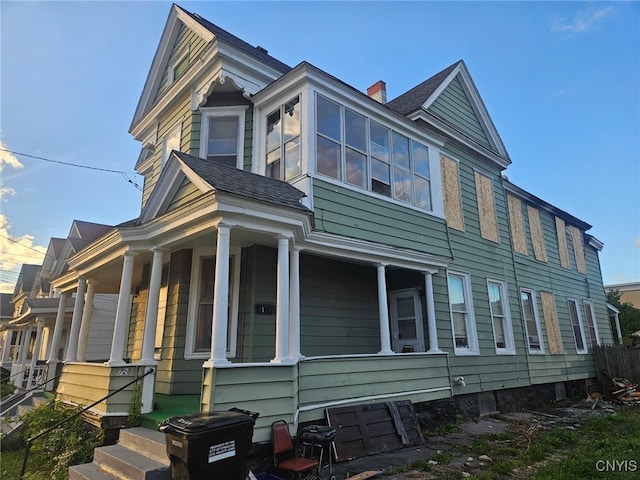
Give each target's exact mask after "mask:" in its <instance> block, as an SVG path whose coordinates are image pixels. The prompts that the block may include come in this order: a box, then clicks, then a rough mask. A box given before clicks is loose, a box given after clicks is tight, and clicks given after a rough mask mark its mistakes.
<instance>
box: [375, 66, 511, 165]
mask: <svg viewBox="0 0 640 480" xmlns="http://www.w3.org/2000/svg"><path fill="white" fill-rule="evenodd" d="M456 79H458V81H459V84H460V86H461V87H462V90H463V92H464V95H465V96H466V101H468V102H469V107H470V108H471V109H472V111H473V115H475V119H477V122H478V126H479V128H480V129H481V130H482V132H483V138H484V137H486V139H487V141H488V144H487V145H482V144H481V143H479V142H478V140H477V138H473V136H471V135H469V133H468V132H466V131H465V130H464V129H463V128H462V127H461V126H460V125H456V124H455V122H452V121H451V119H448V118H445V117H443V116H442V115H439V114H437V113H435V112H434V111H433V109H431V108H430V107H431V106H432V105H434V103H435V102H436V101H437V100H438V99H439V98H440V96H441V95H442V94H443V93H444V92H445V91H446V90H447V88H448V87H449V86H450V85H452V84H454V83H455V82H456ZM387 105H388V106H389V108H392V109H394V110H395V111H397V112H398V113H400V114H402V115H405V116H406V117H409V118H411V119H412V120H421V121H422V122H424V123H425V124H427V125H429V126H431V127H432V128H433V127H435V128H436V129H437V131H440V132H445V133H446V134H448V135H450V136H451V137H453V138H455V139H457V140H458V141H460V142H461V143H463V144H464V145H466V146H468V147H470V148H472V149H474V150H476V151H478V152H479V153H481V154H483V155H485V156H486V157H488V158H490V159H491V160H492V161H494V162H495V163H497V164H498V165H499V166H500V167H502V168H506V167H507V166H508V165H509V164H510V163H511V159H510V158H509V154H508V153H507V150H506V148H505V146H504V144H503V143H502V139H501V138H500V135H499V134H498V130H497V129H496V127H495V125H494V124H493V121H492V120H491V117H490V116H489V112H488V110H487V108H486V106H485V104H484V102H483V101H482V98H481V97H480V93H479V92H478V89H477V88H476V86H475V83H474V82H473V79H472V78H471V75H470V74H469V71H468V69H467V67H466V65H465V63H464V61H463V60H459V61H457V62H456V63H454V64H453V65H450V66H449V67H447V68H445V69H444V70H442V71H440V72H438V73H437V74H435V75H434V76H432V77H430V78H428V79H427V80H425V81H424V82H422V83H420V84H419V85H417V86H415V87H413V88H412V89H410V90H408V91H407V92H405V93H403V94H402V95H400V96H398V97H396V98H394V99H393V100H391V101H390V102H388V103H387ZM475 119H474V121H475Z"/></svg>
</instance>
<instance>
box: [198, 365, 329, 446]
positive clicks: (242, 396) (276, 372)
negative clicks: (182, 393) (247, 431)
mask: <svg viewBox="0 0 640 480" xmlns="http://www.w3.org/2000/svg"><path fill="white" fill-rule="evenodd" d="M204 383H205V388H204V390H203V396H202V399H203V403H202V410H203V411H208V410H219V411H222V410H228V409H230V408H232V407H238V408H243V409H245V410H249V411H253V412H257V413H259V414H260V416H259V417H258V419H257V421H256V425H255V428H254V433H253V441H254V442H264V441H268V440H270V439H271V431H270V426H271V423H272V422H275V421H276V420H286V421H287V422H288V423H293V422H294V420H295V418H294V416H295V412H296V408H297V400H296V399H297V391H298V366H297V365H288V366H284V365H283V366H273V365H272V366H260V367H256V366H253V367H249V366H247V367H238V368H218V369H212V370H207V371H206V373H205V379H204ZM318 418H322V417H318ZM293 433H295V432H293Z"/></svg>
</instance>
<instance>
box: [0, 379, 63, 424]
mask: <svg viewBox="0 0 640 480" xmlns="http://www.w3.org/2000/svg"><path fill="white" fill-rule="evenodd" d="M61 376H62V373H59V374H58V375H56V376H55V377H53V378H50V379H49V380H46V381H44V382H42V383H39V384H38V385H36V386H35V387H32V388H30V389H29V390H25V391H24V392H22V393H16V395H15V396H13V397H11V398H9V399H8V400H5V401H4V402H2V403H4V404H5V405H6V404H7V403H11V404H12V405H10V406H9V407H8V408H6V409H5V410H3V411H2V412H0V416H2V415H4V414H5V413H7V412H8V411H9V410H10V409H12V408H13V407H14V406H15V405H16V404H17V402H18V401H20V400H22V399H23V398H24V397H26V396H27V393H31V392H33V391H34V390H38V389H39V388H40V387H43V386H45V385H46V384H47V383H49V382H53V381H54V380H57V379H59V378H60V377H61ZM18 398H19V400H17V401H16V399H18ZM0 406H3V405H0Z"/></svg>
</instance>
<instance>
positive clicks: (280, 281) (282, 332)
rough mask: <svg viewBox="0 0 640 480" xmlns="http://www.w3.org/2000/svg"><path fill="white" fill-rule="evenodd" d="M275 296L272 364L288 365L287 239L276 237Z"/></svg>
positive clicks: (289, 360)
mask: <svg viewBox="0 0 640 480" xmlns="http://www.w3.org/2000/svg"><path fill="white" fill-rule="evenodd" d="M276 282H277V287H276V288H277V294H276V356H275V357H274V358H273V360H271V362H272V363H290V362H291V358H289V308H290V307H289V237H285V236H280V237H278V270H277V277H276Z"/></svg>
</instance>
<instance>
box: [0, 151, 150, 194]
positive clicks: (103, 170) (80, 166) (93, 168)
mask: <svg viewBox="0 0 640 480" xmlns="http://www.w3.org/2000/svg"><path fill="white" fill-rule="evenodd" d="M0 150H1V151H3V152H8V153H11V154H13V155H20V156H23V157H28V158H33V159H35V160H42V161H44V162H51V163H57V164H60V165H66V166H68V167H77V168H86V169H88V170H98V171H99V172H109V173H119V174H120V175H122V176H123V177H124V179H125V180H126V181H127V182H129V183H130V184H132V185H133V186H134V187H135V188H137V189H138V190H140V191H142V189H141V188H140V186H139V185H138V184H137V183H135V182H134V181H133V180H131V179H130V178H129V177H128V176H127V175H135V173H133V174H132V173H131V172H125V171H123V170H112V169H109V168H100V167H91V166H89V165H80V164H78V163H70V162H62V161H60V160H52V159H50V158H45V157H38V156H36V155H29V154H28V153H22V152H16V151H15V150H9V149H8V148H0Z"/></svg>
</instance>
